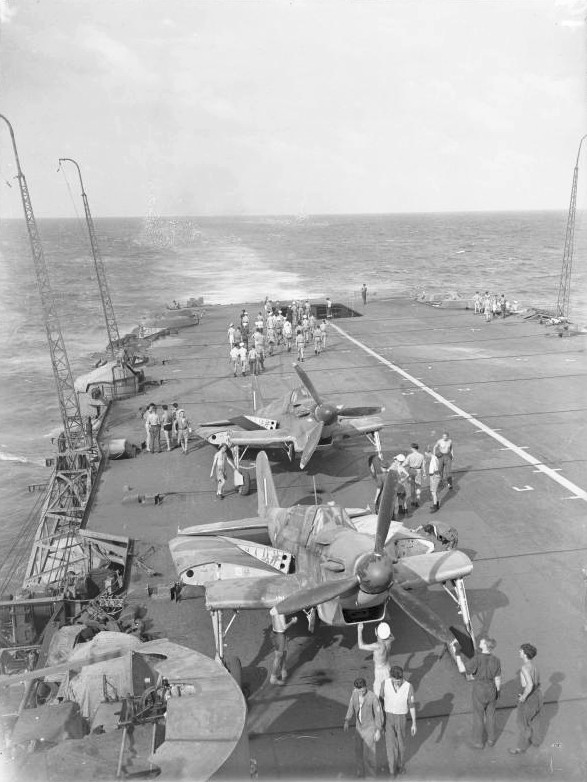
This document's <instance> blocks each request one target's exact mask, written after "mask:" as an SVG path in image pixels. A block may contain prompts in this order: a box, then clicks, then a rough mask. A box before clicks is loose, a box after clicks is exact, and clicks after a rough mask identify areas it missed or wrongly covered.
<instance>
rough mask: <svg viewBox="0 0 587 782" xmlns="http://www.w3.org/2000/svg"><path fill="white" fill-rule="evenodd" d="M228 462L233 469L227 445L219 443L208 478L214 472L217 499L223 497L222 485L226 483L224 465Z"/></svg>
mask: <svg viewBox="0 0 587 782" xmlns="http://www.w3.org/2000/svg"><path fill="white" fill-rule="evenodd" d="M227 464H229V465H230V466H231V467H232V469H233V470H235V469H236V467H235V466H234V462H233V461H232V459H231V458H230V456H229V455H228V446H227V445H226V444H224V445H221V446H220V449H219V450H218V451H216V453H215V454H214V460H213V462H212V469H211V470H210V478H212V476H213V475H214V473H216V496H217V497H218V499H220V500H223V499H224V485H225V483H226V465H227Z"/></svg>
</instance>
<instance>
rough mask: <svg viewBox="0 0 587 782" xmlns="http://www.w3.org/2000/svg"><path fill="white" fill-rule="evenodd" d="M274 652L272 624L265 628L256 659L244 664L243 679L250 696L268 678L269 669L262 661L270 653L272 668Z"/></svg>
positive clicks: (269, 663) (269, 664) (269, 662)
mask: <svg viewBox="0 0 587 782" xmlns="http://www.w3.org/2000/svg"><path fill="white" fill-rule="evenodd" d="M273 652H274V646H273V639H272V634H271V626H268V627H265V628H264V629H263V642H262V643H261V644H260V646H259V649H258V650H257V654H256V655H255V657H254V659H253V660H251V662H250V663H249V664H248V665H246V666H243V669H242V679H243V682H245V681H246V686H247V692H248V696H249V697H250V696H251V695H253V694H254V693H255V692H256V691H257V690H259V689H260V688H261V687H262V685H263V684H264V683H265V680H266V679H267V673H268V669H267V668H266V667H265V665H262V664H261V663H262V661H264V660H265V659H266V658H267V657H268V656H269V655H270V658H269V661H268V666H269V669H270V668H271V664H272V663H273Z"/></svg>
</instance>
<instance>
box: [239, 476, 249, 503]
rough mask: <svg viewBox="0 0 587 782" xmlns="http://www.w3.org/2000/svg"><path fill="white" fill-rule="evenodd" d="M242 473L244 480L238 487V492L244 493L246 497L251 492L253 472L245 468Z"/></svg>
mask: <svg viewBox="0 0 587 782" xmlns="http://www.w3.org/2000/svg"><path fill="white" fill-rule="evenodd" d="M241 475H242V476H243V482H242V483H241V485H240V486H239V487H238V492H239V494H242V495H243V497H246V496H247V494H250V493H251V474H250V472H249V471H248V470H243V471H242V472H241Z"/></svg>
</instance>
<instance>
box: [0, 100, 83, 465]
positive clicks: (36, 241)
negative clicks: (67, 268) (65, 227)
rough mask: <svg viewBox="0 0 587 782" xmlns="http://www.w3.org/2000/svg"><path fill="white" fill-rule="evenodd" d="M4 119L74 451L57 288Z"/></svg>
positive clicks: (75, 411) (73, 400)
mask: <svg viewBox="0 0 587 782" xmlns="http://www.w3.org/2000/svg"><path fill="white" fill-rule="evenodd" d="M0 119H3V120H4V122H6V124H7V125H8V129H9V131H10V138H11V140H12V148H13V150H14V157H15V159H16V168H17V178H18V184H19V187H20V195H21V199H22V205H23V208H24V215H25V221H26V227H27V231H28V235H29V240H30V245H31V250H32V254H33V262H34V266H35V275H36V278H37V285H38V288H39V294H40V297H41V307H42V310H43V319H44V321H45V331H46V332H47V341H48V343H49V352H50V354H51V366H52V368H53V375H54V378H55V385H56V387H57V397H58V401H59V409H60V412H61V418H62V421H63V431H64V435H65V440H66V443H67V446H68V447H69V449H70V450H74V449H76V448H79V447H81V446H82V445H83V444H84V442H85V439H84V430H83V422H82V415H81V411H80V406H79V400H78V397H77V393H76V391H75V388H74V385H73V376H72V374H71V367H70V366H69V359H68V357H67V352H66V350H65V343H64V342H63V334H62V333H61V325H60V323H59V316H58V314H57V305H56V302H55V296H54V295H53V289H52V288H51V281H50V279H49V272H48V270H47V263H46V261H45V254H44V252H43V245H42V244H41V239H40V237H39V232H38V230H37V223H36V221H35V215H34V212H33V207H32V204H31V198H30V195H29V189H28V186H27V182H26V179H25V176H24V174H23V172H22V169H21V167H20V160H19V158H18V151H17V148H16V140H15V137H14V131H13V129H12V125H11V124H10V122H9V121H8V120H7V119H6V117H4V116H3V115H2V114H0Z"/></svg>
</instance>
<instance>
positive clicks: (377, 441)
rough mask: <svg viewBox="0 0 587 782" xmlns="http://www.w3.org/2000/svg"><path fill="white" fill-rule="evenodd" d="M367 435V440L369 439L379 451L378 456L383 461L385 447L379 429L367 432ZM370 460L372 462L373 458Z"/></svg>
mask: <svg viewBox="0 0 587 782" xmlns="http://www.w3.org/2000/svg"><path fill="white" fill-rule="evenodd" d="M365 436H366V437H367V440H369V442H370V443H371V445H372V446H373V447H374V448H375V450H376V451H377V456H378V457H379V461H380V463H381V462H382V461H383V449H382V448H381V437H380V435H379V431H377V432H367V433H366V435H365ZM371 458H373V457H371ZM369 462H371V459H370V460H369ZM369 469H370V468H369ZM373 477H375V476H374V475H373Z"/></svg>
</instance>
